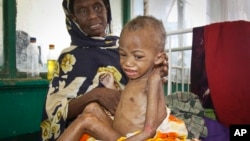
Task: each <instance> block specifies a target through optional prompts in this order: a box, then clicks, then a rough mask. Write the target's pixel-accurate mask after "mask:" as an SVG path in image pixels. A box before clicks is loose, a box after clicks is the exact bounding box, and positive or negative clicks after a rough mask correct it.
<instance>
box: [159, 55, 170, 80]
mask: <svg viewBox="0 0 250 141" xmlns="http://www.w3.org/2000/svg"><path fill="white" fill-rule="evenodd" d="M159 55H160V54H159ZM164 56H165V59H164V61H163V62H162V63H161V64H160V66H159V67H161V73H160V75H161V78H162V81H163V83H166V82H167V78H166V77H167V76H168V56H167V54H166V53H165V54H164Z"/></svg>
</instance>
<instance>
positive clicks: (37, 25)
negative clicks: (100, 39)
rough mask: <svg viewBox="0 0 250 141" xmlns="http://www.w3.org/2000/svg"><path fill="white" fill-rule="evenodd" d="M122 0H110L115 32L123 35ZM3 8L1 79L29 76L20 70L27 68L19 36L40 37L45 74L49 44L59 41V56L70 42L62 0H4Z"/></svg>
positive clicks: (0, 4)
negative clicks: (17, 45)
mask: <svg viewBox="0 0 250 141" xmlns="http://www.w3.org/2000/svg"><path fill="white" fill-rule="evenodd" d="M121 3H122V0H110V4H111V9H112V17H113V23H112V26H113V34H115V35H119V34H120V31H121V28H122V18H123V17H122V4H121ZM0 8H1V10H3V12H0V18H1V22H0V31H1V32H0V76H1V78H10V77H11V78H23V77H24V78H25V72H24V71H23V70H22V69H20V66H21V68H24V60H25V58H24V57H25V56H24V55H23V54H22V53H23V52H24V50H23V49H22V48H18V47H17V48H16V42H17V43H20V40H18V38H19V37H20V38H23V39H24V38H26V37H36V38H37V43H38V45H40V47H41V52H42V54H41V55H42V61H43V63H44V65H43V67H42V68H41V72H44V75H45V72H46V71H47V68H46V63H47V62H46V61H47V60H46V59H47V54H48V48H49V44H55V47H56V50H57V55H59V54H60V52H61V50H62V49H64V48H66V47H68V46H69V45H70V37H69V34H68V32H67V30H66V25H65V17H64V16H65V15H64V11H63V8H62V0H54V1H51V0H35V1H34V0H6V1H3V0H0ZM2 19H3V20H2ZM3 26H4V27H3ZM3 29H4V32H3ZM3 38H5V40H4V39H3ZM16 39H17V40H16ZM22 43H23V44H25V41H23V40H22V41H21V44H22ZM44 77H45V76H44Z"/></svg>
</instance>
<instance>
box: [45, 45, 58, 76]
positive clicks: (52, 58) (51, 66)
mask: <svg viewBox="0 0 250 141" xmlns="http://www.w3.org/2000/svg"><path fill="white" fill-rule="evenodd" d="M56 60H57V57H56V53H55V45H54V44H50V45H49V54H48V58H47V67H48V73H47V79H48V80H51V79H52V78H53V76H54V71H55V69H56Z"/></svg>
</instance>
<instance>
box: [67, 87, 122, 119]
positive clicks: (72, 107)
mask: <svg viewBox="0 0 250 141" xmlns="http://www.w3.org/2000/svg"><path fill="white" fill-rule="evenodd" d="M119 100H120V91H118V90H113V89H108V88H94V89H93V90H91V91H89V92H87V93H86V94H83V95H81V96H79V97H77V98H75V99H73V100H71V101H70V102H69V106H68V116H67V119H73V118H76V117H77V116H78V115H79V114H80V113H82V111H83V110H84V108H85V106H87V105H88V104H89V103H91V102H97V103H99V104H100V105H102V106H103V107H105V108H106V109H107V110H109V111H110V113H111V114H114V112H115V109H116V107H117V105H118V102H119Z"/></svg>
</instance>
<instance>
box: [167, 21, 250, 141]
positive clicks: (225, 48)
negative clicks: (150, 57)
mask: <svg viewBox="0 0 250 141" xmlns="http://www.w3.org/2000/svg"><path fill="white" fill-rule="evenodd" d="M249 35H250V22H248V21H227V22H221V23H213V24H210V25H206V26H201V27H195V28H192V29H183V30H178V31H173V32H168V39H167V48H166V52H167V54H168V56H169V75H168V83H167V86H166V93H167V94H166V95H167V96H166V97H167V99H168V98H170V99H172V97H173V95H176V94H179V95H180V96H179V97H183V95H187V94H188V95H191V97H192V98H190V97H189V98H188V99H186V101H183V100H182V101H181V102H184V103H187V102H188V103H189V105H190V103H192V102H193V101H195V102H196V103H197V101H198V104H200V106H201V108H200V110H201V112H199V113H195V112H192V111H191V112H190V111H189V112H188V113H189V114H190V113H191V115H192V116H198V117H201V118H202V119H204V125H205V127H207V134H206V136H204V135H203V136H202V135H201V134H198V135H200V137H201V139H202V140H203V141H209V140H210V141H229V129H230V125H233V124H250V118H249V116H250V110H249V109H248V108H246V107H250V102H248V101H249V100H250V95H249V92H250V87H249V86H250V76H249V75H248V72H250V61H249V60H250V41H249ZM176 42H178V43H176ZM186 42H188V43H187V44H186ZM176 46H177V47H176ZM182 99H183V98H182ZM193 103H194V102H193ZM167 104H169V106H172V108H176V105H173V104H172V103H171V101H170V102H169V101H168V100H167ZM177 107H178V106H177ZM191 108H192V107H191ZM182 109H183V108H182ZM179 110H180V108H179ZM184 112H185V111H184ZM180 113H183V111H179V112H178V111H177V112H176V113H175V114H177V116H179V115H180ZM235 115H237V116H235ZM182 118H183V115H182ZM184 119H185V118H184ZM198 121H199V120H198ZM188 122H189V123H188ZM188 122H186V123H188V124H187V127H188V130H189V132H191V129H189V128H193V127H190V120H189V121H188ZM192 122H195V121H192V120H191V123H192ZM199 122H200V121H199ZM195 124H196V123H195ZM199 130H200V129H199ZM199 133H202V132H199Z"/></svg>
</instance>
